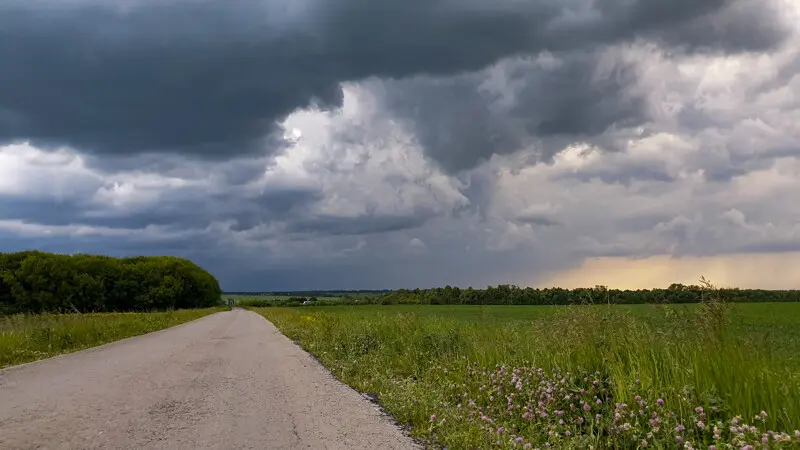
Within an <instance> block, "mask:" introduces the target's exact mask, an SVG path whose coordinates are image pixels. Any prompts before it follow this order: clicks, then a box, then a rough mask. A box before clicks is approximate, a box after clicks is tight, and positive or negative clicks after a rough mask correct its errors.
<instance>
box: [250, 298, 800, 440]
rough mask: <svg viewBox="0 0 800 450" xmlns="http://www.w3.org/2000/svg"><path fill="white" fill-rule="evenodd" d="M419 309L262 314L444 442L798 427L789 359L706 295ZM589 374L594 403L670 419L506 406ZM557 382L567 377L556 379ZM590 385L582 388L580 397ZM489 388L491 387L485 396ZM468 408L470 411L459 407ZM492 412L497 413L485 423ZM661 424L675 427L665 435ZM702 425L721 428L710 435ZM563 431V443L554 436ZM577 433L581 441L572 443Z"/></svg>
mask: <svg viewBox="0 0 800 450" xmlns="http://www.w3.org/2000/svg"><path fill="white" fill-rule="evenodd" d="M710 293H711V294H713V291H710ZM763 307H764V308H768V307H769V305H763ZM424 308H426V307H420V309H413V308H403V307H388V309H387V307H382V308H381V309H378V308H370V309H359V310H358V311H354V310H352V309H351V310H348V309H345V308H327V309H322V308H320V309H304V310H296V309H288V308H287V309H283V308H269V309H263V310H259V311H258V312H260V313H261V314H263V315H264V316H265V317H267V318H268V319H269V320H271V321H272V322H273V323H275V325H276V326H278V327H279V328H280V329H281V331H283V332H284V333H285V334H286V335H287V336H289V337H290V338H293V339H296V340H298V341H299V342H300V344H301V345H302V346H303V347H305V348H306V349H307V350H309V351H310V352H311V353H313V354H314V355H316V356H317V357H319V358H320V360H321V361H322V362H323V363H324V364H325V365H326V366H328V367H329V368H330V369H331V370H332V372H333V373H334V375H336V376H337V377H339V378H340V379H341V380H343V381H344V382H345V383H347V384H350V385H351V386H353V387H355V388H356V389H359V390H361V391H364V392H370V393H375V394H378V396H379V398H380V401H381V403H382V404H383V405H384V406H385V407H386V408H387V410H388V411H389V412H390V413H391V414H393V415H394V416H395V417H396V418H397V419H398V420H399V421H400V422H402V423H406V424H410V425H411V426H412V429H413V431H414V434H415V435H416V436H418V437H421V438H424V439H426V440H428V441H430V442H434V443H436V444H439V445H447V446H450V447H452V448H483V447H492V446H495V447H514V446H516V445H517V444H518V443H519V445H520V446H521V445H524V444H523V442H526V443H529V444H533V445H541V446H545V445H547V444H552V445H554V446H557V447H567V448H572V447H574V448H586V446H587V445H594V446H595V447H597V448H603V447H608V446H611V447H618V448H635V447H637V446H642V444H641V440H647V439H648V438H647V435H648V433H650V435H651V436H652V437H651V438H650V440H649V441H648V442H649V445H650V446H651V447H652V446H656V447H670V446H671V447H670V448H675V444H676V442H675V441H665V440H664V439H667V438H669V439H672V438H673V436H671V435H669V433H674V431H672V428H671V427H677V426H680V427H683V426H688V427H694V425H695V424H696V423H697V422H700V423H703V424H704V425H705V426H706V428H704V429H703V430H698V429H696V427H694V428H692V429H691V430H687V431H685V432H681V433H684V434H680V435H679V436H677V437H675V439H689V438H691V439H694V440H695V445H698V444H699V443H705V444H709V443H710V444H711V445H713V443H714V442H722V441H725V442H728V443H729V444H730V443H731V442H734V441H736V442H739V443H740V444H742V445H744V444H743V443H745V442H748V441H747V439H756V438H754V437H753V436H751V435H750V434H748V435H747V436H744V434H742V433H751V431H752V430H750V429H749V428H748V429H746V430H744V431H743V432H742V433H737V431H741V430H739V429H738V426H733V425H731V421H732V420H733V422H740V421H741V422H742V423H744V422H745V421H747V422H752V421H753V418H754V417H756V416H757V417H758V421H759V422H758V423H759V426H760V427H762V428H763V430H762V429H761V428H759V430H760V431H759V432H758V436H757V438H758V439H761V438H762V433H761V432H762V431H763V433H767V431H769V430H773V431H774V432H776V433H777V432H779V430H781V431H789V432H793V430H795V429H796V428H800V372H799V371H798V370H797V367H796V366H794V365H790V364H788V362H787V361H788V359H784V357H783V356H781V355H780V354H779V353H776V352H770V351H767V348H766V347H765V345H766V344H765V343H764V342H760V343H759V346H756V345H754V343H753V341H752V340H751V339H750V337H749V336H748V335H747V334H745V333H743V332H742V331H741V329H740V328H736V327H732V326H730V322H731V319H732V317H734V313H733V312H732V311H730V308H729V307H728V306H727V305H725V304H723V302H719V301H718V300H716V299H713V298H712V299H711V300H710V301H708V302H706V304H704V305H701V307H700V308H694V309H685V308H675V307H671V306H663V307H655V306H653V307H652V311H650V313H649V314H650V315H649V317H648V318H647V320H644V319H642V318H641V317H638V316H636V315H634V314H632V313H631V312H630V311H629V310H628V309H626V308H625V307H617V306H605V305H596V306H590V305H585V306H565V307H555V308H553V309H551V310H550V311H549V312H548V313H547V314H542V315H541V316H539V317H535V318H533V319H531V318H526V319H520V320H514V319H510V320H509V319H507V318H506V319H505V320H502V321H498V320H492V315H493V313H494V312H499V313H498V314H502V313H500V311H502V310H503V309H504V307H502V306H500V307H485V308H481V310H482V311H483V312H482V314H483V315H484V320H465V319H464V317H463V316H462V315H460V314H459V313H458V310H459V308H462V307H458V306H455V307H452V312H453V314H452V316H448V315H447V314H445V313H442V314H436V315H429V314H425V313H423V312H422V311H423V309H424ZM533 308H536V307H533ZM797 313H798V314H799V315H800V308H798V310H797ZM512 373H513V376H512V375H511V374H512ZM522 374H528V375H525V377H523V375H522ZM531 374H533V375H531ZM536 374H539V375H536ZM542 374H544V375H542ZM553 374H557V375H553ZM504 377H505V378H504ZM514 377H517V379H516V381H515V379H514ZM548 377H549V378H548ZM523 378H524V380H525V383H529V384H530V385H528V384H525V386H526V387H524V388H523V387H520V388H519V389H520V393H519V398H517V397H516V396H515V397H513V398H511V399H509V398H508V395H509V394H508V390H509V389H511V390H514V389H513V388H509V386H521V385H517V381H519V380H521V379H523ZM501 379H502V380H505V381H504V382H503V383H505V384H503V383H501V382H500V381H499V380H501ZM590 379H593V380H595V381H596V382H597V383H600V385H601V386H603V388H602V389H604V390H605V391H604V392H601V391H600V390H598V391H597V392H595V394H596V395H598V396H600V397H598V398H597V399H598V400H600V399H601V398H602V399H603V401H605V402H608V403H609V404H610V405H615V404H625V405H626V406H624V407H622V408H627V407H629V405H637V404H639V405H640V406H636V407H635V408H636V409H637V410H641V413H639V412H637V413H636V414H648V415H649V414H658V413H657V412H656V411H655V410H653V411H651V410H650V409H648V408H650V407H651V406H652V407H653V408H655V407H656V406H655V405H657V404H658V405H661V404H665V405H667V408H668V411H669V414H668V417H663V418H661V417H660V416H659V417H660V418H659V423H658V426H654V425H652V423H648V420H639V419H638V418H637V421H636V422H634V421H633V419H627V416H625V414H623V416H625V417H624V418H625V419H626V420H627V421H630V422H631V423H628V422H627V421H626V422H625V423H624V424H623V423H622V422H620V423H619V424H616V422H615V421H616V420H617V419H614V418H613V417H614V416H616V415H618V414H619V410H618V409H617V407H613V406H609V407H608V408H606V407H605V406H603V408H606V409H602V411H600V410H598V411H597V413H598V414H601V416H595V414H594V413H595V408H596V406H595V405H594V403H592V406H591V407H592V410H591V411H590V412H592V414H590V415H587V416H586V418H585V422H584V418H583V417H581V419H580V421H581V422H580V423H581V425H580V426H578V425H577V423H573V424H572V425H569V424H566V425H565V424H560V423H559V421H562V420H563V419H557V421H556V419H553V418H554V417H556V416H553V415H552V414H551V415H550V416H547V418H544V417H538V416H537V417H538V418H537V417H534V418H531V415H530V414H529V415H528V416H524V413H523V409H515V408H530V410H531V412H532V411H533V409H534V408H537V411H538V410H539V409H538V408H539V407H541V408H545V409H542V410H541V412H544V411H545V410H547V411H551V410H550V409H547V408H551V407H552V408H556V407H557V403H552V404H550V403H547V402H545V403H547V404H546V405H544V406H542V405H541V404H539V405H538V406H537V402H538V401H539V400H538V398H537V399H528V400H526V401H530V403H524V402H523V403H520V404H517V403H514V402H517V401H521V399H522V397H524V396H527V395H531V394H530V393H531V392H534V391H536V390H537V389H544V388H542V386H551V385H552V386H561V387H553V388H554V389H556V390H559V389H567V387H566V386H571V388H574V389H575V390H579V389H584V388H586V387H585V386H584V387H581V386H582V383H583V381H581V380H590ZM562 380H564V381H563V385H562V384H559V383H561V381H562ZM509 383H511V384H509ZM520 383H521V381H520ZM548 383H550V384H548ZM552 386H551V387H552ZM595 386H596V385H595ZM529 387H530V390H529V389H528V388H529ZM591 387H592V386H589V387H588V388H586V389H584V390H587V392H590V391H591V389H589V388H591ZM493 389H497V391H498V393H495V394H490V393H489V392H490V391H491V392H494V391H492V390H493ZM598 389H599V388H598ZM515 392H516V391H515ZM536 392H538V391H536ZM564 392H567V391H564ZM569 392H572V391H569ZM523 394H524V395H523ZM537 395H538V394H537ZM542 395H543V396H544V395H550V393H544V392H542ZM570 395H571V394H570ZM586 395H588V394H586ZM526 398H527V397H526ZM584 400H585V399H582V400H581V401H584ZM553 401H554V402H555V400H553ZM575 401H576V402H577V400H575ZM507 402H508V410H506V403H507ZM548 402H549V400H548ZM568 403H569V402H568ZM467 404H470V405H472V408H473V409H472V410H468V408H467ZM605 404H606V403H603V405H605ZM574 406H575V404H569V405H565V407H574ZM578 406H579V408H578V410H580V405H578ZM659 407H660V406H659ZM698 408H700V409H698ZM492 411H494V412H495V413H496V415H495V416H494V417H490V412H492ZM665 411H666V410H665ZM698 411H701V412H702V415H700V413H698ZM762 411H764V412H765V413H766V414H765V415H762V414H761V413H762ZM512 412H513V413H512ZM551 412H552V411H551ZM561 413H562V414H563V410H562V411H561ZM623 413H624V411H623ZM626 414H627V413H626ZM737 416H740V418H738V419H735V418H736V417H737ZM596 417H597V418H598V419H597V420H598V421H597V422H595V418H596ZM631 417H633V416H631ZM637 417H638V416H637ZM442 419H445V420H444V421H442ZM482 419H485V420H482ZM573 419H575V420H578V419H577V417H573ZM734 419H735V420H734ZM662 421H663V422H662ZM640 422H641V423H640ZM665 423H670V424H671V425H670V429H669V430H667V427H666V425H665ZM712 423H713V424H716V425H720V427H721V428H724V429H723V430H722V431H720V433H723V434H724V436H719V441H716V440H715V438H714V436H716V434H713V433H712V428H711V426H712V425H711V424H712ZM589 424H591V427H592V428H591V430H592V431H589V429H588V428H587V427H588V426H589ZM623 425H624V427H623ZM723 425H724V427H722V426H723ZM569 426H574V427H577V428H569ZM698 426H699V425H698ZM565 427H566V428H565ZM654 428H656V429H657V430H656V434H655V435H653V429H654ZM748 430H750V431H748ZM753 430H755V429H753ZM667 431H669V433H667V434H665V432H667ZM512 432H513V433H516V434H515V435H514V434H513V433H512ZM567 432H569V433H567ZM497 433H505V435H499V434H497ZM551 433H554V435H555V437H554V436H552V435H551ZM559 433H561V434H559ZM565 433H566V434H567V435H568V436H569V437H570V439H567V440H564V439H565ZM620 433H627V435H626V436H627V437H625V438H623V437H622V434H620ZM637 433H638V434H637ZM752 433H755V431H752ZM752 433H751V434H752ZM739 434H742V436H739ZM579 435H580V436H583V437H582V438H581V439H584V440H578V436H579ZM667 435H669V436H667ZM509 436H510V437H511V438H509ZM559 436H560V438H559ZM665 436H666V437H665ZM779 436H784V437H785V436H786V435H779ZM512 438H513V439H512ZM519 439H522V440H521V441H518V440H519ZM558 439H561V440H558ZM659 439H661V440H659ZM768 439H769V438H768ZM793 439H794V437H793ZM648 442H645V445H647V444H648ZM769 442H772V443H773V444H775V442H777V441H775V440H774V439H773V440H772V441H769ZM632 443H635V445H634V444H632ZM770 445H772V444H770ZM776 445H777V444H776ZM781 445H786V443H785V442H781ZM740 446H741V445H740ZM698 448H699V447H698ZM706 448H707V447H706ZM720 448H722V447H720ZM736 448H739V446H737V447H736Z"/></svg>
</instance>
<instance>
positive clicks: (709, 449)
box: [708, 445, 717, 450]
mask: <svg viewBox="0 0 800 450" xmlns="http://www.w3.org/2000/svg"><path fill="white" fill-rule="evenodd" d="M708 450H717V446H716V445H709V446H708Z"/></svg>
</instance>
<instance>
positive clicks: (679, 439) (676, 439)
mask: <svg viewBox="0 0 800 450" xmlns="http://www.w3.org/2000/svg"><path fill="white" fill-rule="evenodd" d="M681 440H683V438H682V437H680V436H678V435H676V436H675V441H677V442H680V441H681Z"/></svg>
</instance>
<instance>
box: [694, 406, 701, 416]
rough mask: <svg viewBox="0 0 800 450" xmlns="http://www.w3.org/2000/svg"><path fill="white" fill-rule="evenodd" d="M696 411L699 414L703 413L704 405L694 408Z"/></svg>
mask: <svg viewBox="0 0 800 450" xmlns="http://www.w3.org/2000/svg"><path fill="white" fill-rule="evenodd" d="M694 412H696V413H697V414H703V407H702V406H698V407H697V408H695V409H694Z"/></svg>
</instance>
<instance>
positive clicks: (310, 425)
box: [0, 309, 419, 450]
mask: <svg viewBox="0 0 800 450" xmlns="http://www.w3.org/2000/svg"><path fill="white" fill-rule="evenodd" d="M284 448H286V449H295V448H310V449H322V448H329V449H415V448H419V447H418V446H417V445H416V444H414V442H413V441H412V440H411V439H409V438H408V437H407V436H405V435H404V434H403V432H402V431H401V430H400V429H399V428H398V427H397V426H396V425H394V424H393V423H392V422H391V420H390V419H389V418H388V417H387V416H386V415H385V414H383V413H382V412H381V411H380V409H379V408H378V407H377V406H375V405H373V404H371V403H370V402H369V401H368V400H366V399H365V398H363V397H362V396H361V395H360V394H359V393H358V392H356V391H354V390H352V389H350V388H349V387H347V386H345V385H344V384H342V383H340V382H339V381H337V380H336V379H334V378H333V377H332V376H331V374H330V372H328V371H327V370H326V369H325V368H324V367H322V366H321V365H320V364H319V363H318V362H317V361H316V360H315V359H314V358H313V357H312V356H311V355H309V354H308V353H306V352H305V351H303V350H302V349H300V348H299V347H298V346H297V345H295V344H294V343H292V342H291V341H290V340H289V339H287V338H286V337H285V336H283V335H282V334H281V333H280V332H279V331H278V330H277V329H276V328H275V326H274V325H272V324H271V323H270V322H268V321H267V320H266V319H264V318H263V317H261V316H259V315H258V314H256V313H253V312H249V311H245V310H241V309H234V310H232V311H228V312H222V313H217V314H213V315H211V316H207V317H204V318H202V319H199V320H196V321H193V322H189V323H186V324H183V325H179V326H177V327H174V328H170V329H167V330H162V331H158V332H155V333H150V334H147V335H143V336H138V337H134V338H130V339H125V340H122V341H119V342H115V343H112V344H107V345H104V346H100V347H95V348H92V349H89V350H84V351H81V352H77V353H72V354H69V355H63V356H59V357H55V358H51V359H47V360H44V361H38V362H35V363H31V364H25V365H22V366H17V367H12V368H10V369H6V370H2V371H0V449H14V450H27V449H170V450H173V449H176V450H177V449H193V450H194V449H284Z"/></svg>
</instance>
